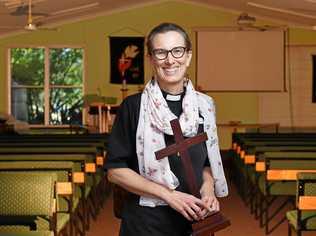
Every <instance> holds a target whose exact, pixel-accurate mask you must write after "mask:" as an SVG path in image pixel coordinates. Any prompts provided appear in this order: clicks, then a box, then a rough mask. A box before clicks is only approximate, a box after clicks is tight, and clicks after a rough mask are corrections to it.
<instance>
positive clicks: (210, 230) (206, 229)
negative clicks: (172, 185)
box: [155, 119, 230, 236]
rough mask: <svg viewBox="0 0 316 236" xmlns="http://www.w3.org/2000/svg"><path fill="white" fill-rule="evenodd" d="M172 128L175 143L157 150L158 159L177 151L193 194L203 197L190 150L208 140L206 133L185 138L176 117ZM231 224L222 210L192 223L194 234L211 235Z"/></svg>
mask: <svg viewBox="0 0 316 236" xmlns="http://www.w3.org/2000/svg"><path fill="white" fill-rule="evenodd" d="M170 124H171V128H172V131H173V134H174V138H175V143H174V144H172V145H170V146H168V147H166V148H164V149H162V150H159V151H157V152H155V155H156V159H157V160H160V159H162V158H165V157H167V156H169V155H172V154H175V153H177V154H178V156H180V158H181V162H182V165H183V167H184V173H185V178H186V183H187V184H188V187H189V190H190V192H191V194H192V195H194V196H195V197H197V198H201V195H200V191H199V188H198V185H197V182H196V178H195V174H194V170H193V166H192V162H191V159H190V155H189V152H188V149H189V147H191V146H193V145H195V144H198V143H202V142H204V141H206V140H207V135H206V133H205V132H204V133H201V134H198V135H197V136H195V137H190V138H186V139H185V138H184V137H183V134H182V130H181V126H180V123H179V120H178V119H174V120H172V121H171V122H170ZM229 225H230V222H229V220H228V219H226V218H225V217H224V216H223V215H222V214H221V213H220V212H216V213H213V214H211V215H210V216H209V217H207V218H205V219H204V220H201V221H198V222H194V223H193V224H192V230H193V232H192V235H193V236H209V235H212V236H213V235H214V233H215V232H217V231H219V230H221V229H224V228H226V227H227V226H229Z"/></svg>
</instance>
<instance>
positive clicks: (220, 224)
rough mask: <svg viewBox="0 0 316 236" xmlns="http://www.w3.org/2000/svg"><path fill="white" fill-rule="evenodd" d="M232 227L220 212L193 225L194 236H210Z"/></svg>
mask: <svg viewBox="0 0 316 236" xmlns="http://www.w3.org/2000/svg"><path fill="white" fill-rule="evenodd" d="M229 225H230V221H229V220H228V219H227V218H225V217H224V216H223V215H222V214H221V213H220V212H216V213H214V214H212V215H210V216H208V217H207V218H205V219H204V220H201V221H198V222H195V223H193V224H192V230H193V232H192V236H210V235H212V236H213V235H214V233H215V232H217V231H219V230H222V229H224V228H226V227H228V226H229Z"/></svg>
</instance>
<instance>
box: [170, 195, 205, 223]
mask: <svg viewBox="0 0 316 236" xmlns="http://www.w3.org/2000/svg"><path fill="white" fill-rule="evenodd" d="M165 201H166V202H167V203H168V205H169V206H170V207H172V208H173V209H175V210H176V211H178V212H179V213H181V214H182V215H183V216H184V217H185V218H186V219H188V220H190V221H194V220H196V221H198V220H200V219H202V217H203V214H202V210H203V209H204V208H206V207H207V206H206V205H205V203H204V202H203V201H202V200H201V199H199V198H196V197H194V196H193V195H191V194H187V193H183V192H179V191H176V190H170V192H169V194H168V196H167V197H166V199H165Z"/></svg>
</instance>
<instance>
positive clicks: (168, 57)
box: [165, 52, 175, 64]
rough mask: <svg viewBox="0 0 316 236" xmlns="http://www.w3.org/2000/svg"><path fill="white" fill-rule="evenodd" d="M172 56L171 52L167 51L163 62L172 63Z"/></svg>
mask: <svg viewBox="0 0 316 236" xmlns="http://www.w3.org/2000/svg"><path fill="white" fill-rule="evenodd" d="M174 61H175V60H174V57H173V56H172V54H171V52H169V53H168V55H167V58H166V59H165V63H167V64H173V63H174Z"/></svg>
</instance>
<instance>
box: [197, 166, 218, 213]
mask: <svg viewBox="0 0 316 236" xmlns="http://www.w3.org/2000/svg"><path fill="white" fill-rule="evenodd" d="M200 194H201V200H202V201H203V202H204V203H205V205H206V206H208V207H207V208H204V209H203V210H202V212H201V214H200V215H202V219H204V218H205V217H207V216H208V215H211V214H212V213H213V212H216V211H219V202H218V200H217V198H216V196H215V193H214V182H213V178H212V175H211V170H210V168H209V167H206V168H204V170H203V184H202V187H201V189H200Z"/></svg>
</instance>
